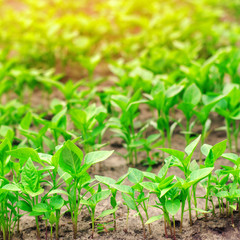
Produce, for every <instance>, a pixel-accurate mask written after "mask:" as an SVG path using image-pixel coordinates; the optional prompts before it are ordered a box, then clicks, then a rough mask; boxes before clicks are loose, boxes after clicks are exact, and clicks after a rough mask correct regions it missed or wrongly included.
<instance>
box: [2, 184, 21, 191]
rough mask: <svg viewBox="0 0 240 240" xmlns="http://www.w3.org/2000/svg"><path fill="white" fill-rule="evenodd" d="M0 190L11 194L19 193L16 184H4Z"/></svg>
mask: <svg viewBox="0 0 240 240" xmlns="http://www.w3.org/2000/svg"><path fill="white" fill-rule="evenodd" d="M2 189H5V190H8V191H13V192H19V191H21V189H20V188H19V186H18V185H16V184H6V185H4V186H3V187H2Z"/></svg>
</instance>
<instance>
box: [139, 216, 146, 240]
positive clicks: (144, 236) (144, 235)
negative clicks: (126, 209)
mask: <svg viewBox="0 0 240 240" xmlns="http://www.w3.org/2000/svg"><path fill="white" fill-rule="evenodd" d="M138 214H139V217H140V219H141V222H142V228H143V238H144V239H146V232H145V225H144V221H143V217H142V215H141V213H140V212H139V211H138Z"/></svg>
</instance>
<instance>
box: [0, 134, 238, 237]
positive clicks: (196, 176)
mask: <svg viewBox="0 0 240 240" xmlns="http://www.w3.org/2000/svg"><path fill="white" fill-rule="evenodd" d="M200 139H201V136H199V137H198V138H196V139H195V140H194V141H192V142H191V143H190V144H189V145H188V146H187V147H186V148H185V150H184V152H181V151H178V150H174V149H171V148H161V149H160V150H161V151H163V152H165V153H168V154H169V156H168V157H167V158H166V159H165V163H164V165H163V166H162V168H161V169H160V171H159V172H158V173H157V174H154V173H151V172H144V171H140V170H138V169H136V168H129V170H128V172H127V173H126V174H125V175H124V176H122V177H120V178H119V179H118V180H115V179H113V178H110V177H104V176H99V175H96V176H95V177H94V178H91V176H90V175H89V173H88V169H89V168H90V167H91V166H92V165H94V164H96V163H98V162H101V161H104V160H105V159H107V158H108V157H109V156H111V154H112V153H113V151H93V152H90V153H87V154H86V155H85V156H84V154H83V152H82V151H81V150H80V149H79V148H78V147H77V146H76V145H75V144H74V141H70V140H68V141H67V142H65V143H64V144H63V145H61V146H57V147H56V151H55V153H54V155H50V154H45V153H37V152H36V151H35V150H34V149H33V148H18V149H14V148H13V147H12V144H11V142H12V134H11V131H8V132H7V135H6V137H5V138H4V139H3V140H2V142H1V144H0V153H1V162H0V163H1V165H0V170H1V181H0V192H1V198H0V203H1V204H0V207H1V211H0V213H1V214H0V219H1V221H0V223H1V224H0V229H1V232H2V235H3V239H4V240H5V239H11V238H12V236H13V234H14V233H15V229H16V230H17V231H19V226H20V224H19V223H20V221H21V217H22V216H24V215H25V214H29V216H32V217H33V218H35V222H36V235H37V239H40V228H39V220H40V217H41V219H42V220H43V221H44V222H45V226H46V236H47V235H48V230H47V227H48V225H50V238H51V239H53V233H54V232H55V233H54V234H55V238H56V239H58V231H59V223H60V219H61V218H62V216H63V214H64V211H63V209H64V207H65V209H67V210H66V211H68V212H70V214H71V219H72V226H73V237H74V239H77V235H78V234H79V232H78V217H79V215H80V214H81V211H82V209H83V208H87V209H88V211H89V215H90V217H91V222H92V237H93V236H94V232H95V226H96V225H97V223H98V220H99V219H102V218H104V217H106V216H108V215H111V216H112V223H113V229H114V230H115V231H116V230H117V217H116V212H117V209H118V207H119V204H120V202H119V201H118V200H119V194H118V193H120V194H121V202H122V203H123V204H124V205H126V207H127V212H128V214H127V219H126V224H128V223H127V222H128V215H129V211H130V210H131V211H134V212H136V216H138V217H139V219H140V221H141V223H142V227H143V236H144V238H146V236H147V234H151V223H152V222H154V221H159V220H160V219H161V218H163V219H164V229H165V235H166V237H167V236H168V235H169V231H170V236H172V238H173V239H175V238H176V227H175V215H176V214H177V213H178V212H179V211H180V215H181V224H180V232H181V231H182V227H183V216H184V213H185V211H187V212H188V214H189V221H190V225H192V223H193V217H192V213H193V212H196V217H198V216H199V215H200V214H204V215H205V216H206V217H207V215H209V214H210V213H211V214H212V215H215V214H216V207H215V201H216V200H217V202H218V207H219V212H220V215H221V216H223V215H224V214H226V215H227V216H231V217H232V224H233V225H234V221H233V212H234V211H235V210H237V209H239V207H238V206H239V198H240V192H239V191H240V190H239V173H240V158H239V156H238V155H236V154H233V153H224V152H225V150H226V147H227V145H226V144H227V140H224V141H222V142H219V143H217V144H216V145H214V146H211V145H208V144H204V145H203V146H202V147H201V151H202V153H203V154H204V155H205V157H206V158H205V161H204V164H199V163H198V162H197V161H196V160H194V158H193V154H194V151H195V149H196V147H197V144H198V142H199V141H200ZM219 157H223V158H225V159H228V160H229V161H231V162H232V163H233V164H232V167H230V166H221V168H220V169H217V170H215V171H214V166H215V162H216V161H217V159H218V158H219ZM171 167H178V168H179V170H180V172H182V173H183V174H182V175H183V176H184V177H179V176H178V175H169V174H168V170H169V168H171ZM9 173H11V175H12V177H11V179H10V178H9V177H8V176H9ZM126 179H128V181H129V182H130V183H131V185H128V184H126V183H124V181H125V180H126ZM198 187H203V188H204V189H205V190H206V194H205V195H204V196H197V194H196V190H197V188H198ZM107 198H108V199H109V200H110V205H111V208H110V209H107V210H104V211H103V212H102V213H100V215H98V214H96V212H97V211H96V209H97V205H98V204H99V203H100V202H102V201H104V200H105V199H107ZM199 199H203V200H204V201H205V203H206V204H205V209H200V208H198V200H199ZM150 208H157V210H158V211H159V215H156V216H149V209H150ZM172 223H173V224H172ZM145 225H148V233H146V229H145ZM102 226H104V225H103V224H102V222H101V224H100V225H99V226H98V229H99V230H101V229H102ZM53 227H54V228H53ZM104 227H105V226H104ZM126 228H127V225H126ZM53 229H54V231H53Z"/></svg>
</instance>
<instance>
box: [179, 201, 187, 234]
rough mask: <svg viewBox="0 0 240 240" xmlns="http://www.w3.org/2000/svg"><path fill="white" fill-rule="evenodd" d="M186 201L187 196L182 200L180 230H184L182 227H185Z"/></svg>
mask: <svg viewBox="0 0 240 240" xmlns="http://www.w3.org/2000/svg"><path fill="white" fill-rule="evenodd" d="M185 202H186V198H184V199H183V200H182V206H181V222H180V232H182V228H183V214H184V208H185Z"/></svg>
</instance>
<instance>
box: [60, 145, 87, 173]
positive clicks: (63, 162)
mask: <svg viewBox="0 0 240 240" xmlns="http://www.w3.org/2000/svg"><path fill="white" fill-rule="evenodd" d="M82 159H83V153H82V151H81V150H80V149H79V148H78V147H77V146H76V145H75V144H74V143H72V142H71V141H67V142H66V143H65V144H64V145H63V147H62V148H61V152H60V155H59V165H60V167H61V168H62V169H63V170H64V171H65V172H67V173H69V174H70V175H71V176H73V177H76V176H77V174H78V173H79V172H80V171H81V163H82Z"/></svg>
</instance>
